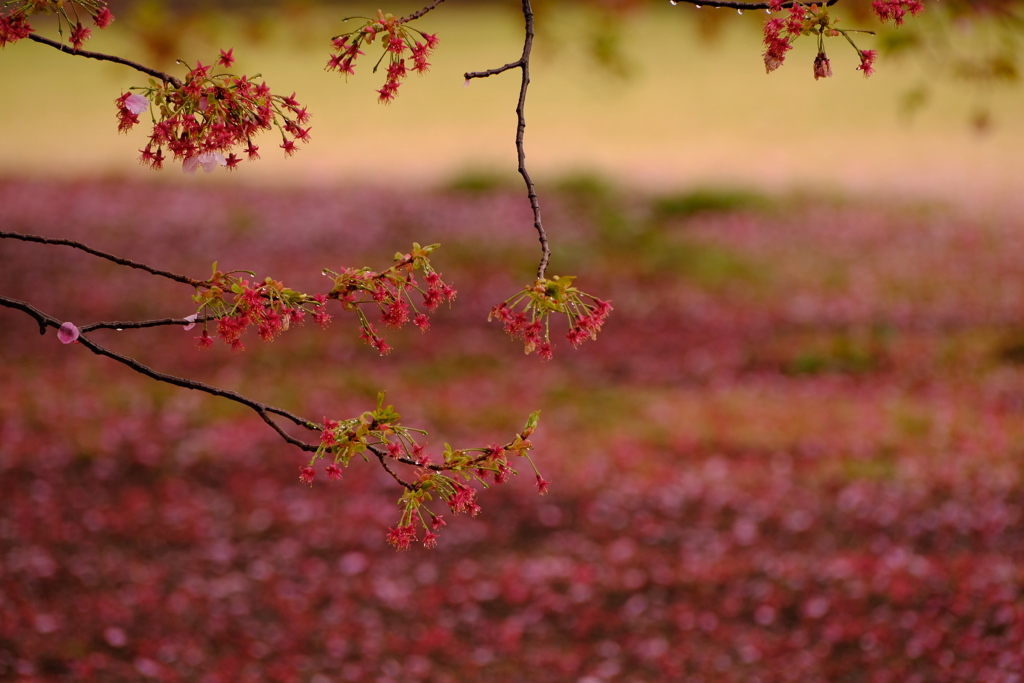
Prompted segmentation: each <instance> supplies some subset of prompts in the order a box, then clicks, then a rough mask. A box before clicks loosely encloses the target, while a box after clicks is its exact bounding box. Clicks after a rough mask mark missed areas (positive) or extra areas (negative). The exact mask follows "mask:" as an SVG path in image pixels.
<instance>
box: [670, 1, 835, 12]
mask: <svg viewBox="0 0 1024 683" xmlns="http://www.w3.org/2000/svg"><path fill="white" fill-rule="evenodd" d="M670 2H671V4H673V5H696V6H697V7H724V8H726V9H739V10H748V9H749V10H759V9H769V8H770V7H771V4H770V3H767V2H733V1H732V0H708V1H707V2H702V0H670ZM837 2H839V0H826V2H824V3H820V4H822V5H824V6H826V7H831V6H832V5H834V4H836V3H837ZM795 4H797V3H795V2H784V3H782V5H781V6H782V7H783V8H784V9H788V8H790V7H792V6H793V5H795ZM803 4H805V5H810V4H811V3H809V2H804V3H803Z"/></svg>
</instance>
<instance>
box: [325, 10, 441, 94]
mask: <svg viewBox="0 0 1024 683" xmlns="http://www.w3.org/2000/svg"><path fill="white" fill-rule="evenodd" d="M413 31H415V32H416V34H418V36H419V38H422V40H419V39H417V37H416V36H414V35H413V34H412V32H413ZM378 35H379V36H381V44H382V45H383V46H384V55H388V56H389V59H388V66H387V79H386V80H385V82H384V87H382V88H381V89H380V90H378V91H377V93H378V95H379V96H380V98H379V99H380V101H381V102H382V103H384V104H388V103H390V102H391V101H392V100H393V99H395V95H397V94H398V88H399V86H400V85H401V84H402V79H404V78H405V77H406V76H407V75H408V73H409V72H410V71H415V72H416V73H424V72H426V71H427V69H428V68H429V67H430V63H429V62H428V61H427V57H429V56H430V53H431V52H433V50H434V48H435V47H437V35H433V34H429V33H423V32H422V31H419V30H417V29H414V28H410V27H408V26H406V25H405V23H404V22H403V21H402V20H401V19H399V18H396V17H395V16H394V15H393V14H385V13H384V12H382V11H380V10H378V11H377V18H375V19H367V22H366V24H365V25H363V26H362V27H360V28H358V29H356V30H355V31H350V32H349V33H343V34H341V35H338V36H335V37H334V38H332V39H331V43H332V46H333V49H334V54H332V55H331V57H330V59H329V60H328V62H327V67H326V69H327V71H339V72H341V73H343V74H346V75H350V74H354V73H355V61H356V58H357V57H358V56H359V55H361V54H365V53H364V52H363V51H362V50H360V49H359V48H360V47H361V46H363V45H369V44H371V43H373V42H374V41H375V40H376V39H377V36H378ZM384 55H382V56H381V60H383V58H384ZM406 60H409V61H410V62H411V64H407V63H406ZM379 64H380V62H379V61H378V65H379ZM373 70H374V71H376V70H377V67H376V66H375V67H374V69H373Z"/></svg>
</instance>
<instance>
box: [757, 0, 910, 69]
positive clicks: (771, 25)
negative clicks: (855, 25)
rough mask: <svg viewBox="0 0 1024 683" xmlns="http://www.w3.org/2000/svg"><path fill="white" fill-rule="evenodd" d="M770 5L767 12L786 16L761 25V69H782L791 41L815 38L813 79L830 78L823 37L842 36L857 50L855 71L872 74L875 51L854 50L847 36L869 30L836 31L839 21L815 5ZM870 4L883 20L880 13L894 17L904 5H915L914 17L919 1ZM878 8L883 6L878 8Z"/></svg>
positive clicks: (777, 0) (779, 0)
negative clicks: (858, 62) (813, 36)
mask: <svg viewBox="0 0 1024 683" xmlns="http://www.w3.org/2000/svg"><path fill="white" fill-rule="evenodd" d="M770 5H771V6H770V7H769V9H768V11H769V12H782V11H783V9H785V10H786V13H787V14H786V16H785V18H783V17H774V18H772V19H769V20H768V22H767V23H766V24H765V26H764V44H765V46H766V49H765V52H764V66H765V70H766V71H767V72H768V73H771V72H772V71H775V70H776V69H778V68H779V67H780V66H782V64H783V62H784V61H785V60H786V53H787V52H789V51H790V50H791V49H792V48H793V42H794V41H795V40H796V39H797V38H799V37H800V36H802V35H803V36H807V35H816V36H817V37H818V53H817V55H816V56H815V58H814V79H815V80H817V79H819V78H828V77H829V76H831V75H832V65H831V63H830V62H829V58H828V55H827V54H825V44H824V40H825V38H826V37H828V38H835V37H837V36H842V37H843V38H845V39H846V41H847V42H848V43H849V44H850V45H851V46H852V47H853V49H854V50H856V51H857V56H858V57H859V58H860V65H859V66H858V67H857V70H858V71H863V72H864V76H870V75H871V74H873V73H874V72H875V68H874V63H875V58H876V57H877V56H878V52H877V51H876V50H861V49H860V48H859V47H857V44H856V43H855V42H854V41H853V38H851V37H850V34H851V33H868V34H872V32H871V31H860V30H855V29H841V28H838V27H837V24H838V23H839V19H838V18H836V19H832V18H831V17H830V16H829V13H828V9H827V8H825V7H820V6H819V5H817V4H810V5H807V4H804V3H801V2H793V3H791V4H789V3H787V0H771V3H770ZM787 5H788V6H787ZM874 5H875V11H876V13H878V15H879V18H880V19H882V20H883V21H884V20H885V18H886V16H885V14H884V13H883V10H884V11H885V12H889V14H890V16H892V17H895V16H896V14H895V12H897V11H898V10H899V9H900V8H902V7H903V6H905V5H915V6H916V8H917V9H916V10H915V9H913V8H911V10H910V11H912V12H913V13H914V14H916V13H917V12H919V11H920V2H917V1H916V0H911V2H909V3H908V2H900V1H899V0H879V1H878V2H875V3H874ZM893 5H895V6H897V7H896V8H895V9H893V8H892V7H891V6H893ZM879 6H884V7H883V8H882V9H879ZM905 12H906V10H903V13H905ZM903 13H901V14H899V15H898V16H899V20H898V21H897V25H899V24H900V23H902V17H903ZM872 35H873V34H872Z"/></svg>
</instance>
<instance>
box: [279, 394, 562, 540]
mask: <svg viewBox="0 0 1024 683" xmlns="http://www.w3.org/2000/svg"><path fill="white" fill-rule="evenodd" d="M400 419H401V416H400V415H399V414H398V413H397V412H395V410H394V407H393V406H391V405H388V406H385V405H384V394H383V393H381V394H379V395H378V397H377V409H376V410H374V411H372V412H369V411H368V412H365V413H363V414H362V415H361V416H359V417H358V418H352V419H349V420H341V421H336V420H329V419H327V420H324V424H323V425H322V426H320V425H317V427H318V428H319V429H321V431H322V434H321V438H320V445H319V447H318V448H317V451H316V453H315V454H314V455H313V457H312V458H311V459H310V461H309V463H308V464H306V465H304V466H303V467H301V468H300V470H299V480H300V481H302V482H304V483H306V484H312V483H313V480H314V479H315V478H316V473H317V470H316V463H317V461H318V460H325V459H329V460H330V463H329V464H328V465H327V466H326V468H325V472H326V474H327V478H328V480H329V481H337V480H339V479H341V476H342V469H343V468H345V467H348V464H349V462H350V461H351V460H352V458H353V457H354V456H356V455H359V456H361V457H362V458H363V459H364V460H369V456H370V455H373V456H374V457H376V458H378V459H379V460H380V462H381V463H382V464H383V465H384V467H385V469H386V470H387V471H388V473H389V474H391V476H392V477H394V478H395V479H396V480H397V481H398V482H399V483H401V484H402V485H403V486H404V488H405V492H404V493H403V494H402V497H401V498H400V499H399V501H398V505H399V507H400V508H401V511H402V512H401V517H400V518H399V522H398V525H397V526H396V527H395V528H393V529H390V530H389V533H388V535H387V541H388V542H389V543H391V544H392V545H393V546H395V548H397V549H398V550H408V549H409V547H410V545H411V544H412V543H413V542H414V541H417V540H419V530H420V528H422V529H423V531H424V532H425V534H424V537H423V545H424V546H425V547H427V548H432V547H434V546H435V545H436V544H437V538H438V535H437V534H436V533H434V532H435V531H438V530H439V529H440V528H441V527H442V526H445V521H444V519H443V518H442V517H441V515H440V514H437V513H436V512H435V511H433V510H431V509H430V507H429V505H428V504H429V503H431V502H432V501H433V500H434V499H435V498H440V499H441V501H443V502H444V503H445V504H446V505H447V506H448V509H450V510H451V511H452V512H453V513H456V514H458V513H460V512H468V513H469V514H470V515H473V516H476V514H477V513H478V512H480V506H479V505H478V504H477V502H476V495H477V492H476V489H475V488H474V487H472V486H470V485H469V484H467V483H465V482H467V481H474V480H475V481H476V482H478V483H479V484H481V485H482V486H484V487H487V486H489V485H490V484H492V483H493V484H503V483H505V482H506V481H508V478H509V476H511V475H513V474H516V471H515V470H514V469H512V467H511V466H510V465H509V460H508V458H509V457H510V456H513V457H523V458H526V460H527V461H528V462H529V463H530V466H531V467H532V468H533V470H534V473H535V474H536V477H537V488H538V490H539V491H540V493H542V494H543V493H547V489H548V484H549V483H550V482H548V481H546V480H545V479H544V478H543V477H542V476H541V475H540V472H539V471H538V470H537V467H536V465H535V464H534V463H533V460H532V459H531V458H530V455H529V451H530V449H532V448H533V444H532V443H531V442H530V436H531V435H532V434H533V432H534V430H535V429H536V427H537V422H538V421H539V419H540V413H539V412H535V413H533V414H532V415H530V417H529V419H528V420H527V422H526V426H525V427H524V428H523V431H522V432H520V433H519V434H517V435H516V436H515V438H514V439H513V440H512V441H510V442H509V443H507V444H505V445H504V446H499V445H498V444H493V445H491V446H486V447H482V448H466V449H455V448H452V447H451V446H450V445H449V444H445V446H444V453H443V455H442V461H441V462H438V463H435V462H433V461H432V460H431V458H430V456H429V455H427V453H426V452H425V449H424V448H423V446H421V445H420V444H419V443H417V441H416V435H425V434H426V432H424V431H423V430H420V429H411V428H408V427H404V426H402V425H401V424H399V420H400ZM389 463H403V464H405V465H409V466H413V467H416V468H417V470H416V472H417V478H416V480H415V481H413V482H406V481H403V480H402V479H401V478H400V477H399V476H398V475H397V474H396V473H395V471H394V470H393V469H392V468H391V466H390V465H389ZM457 477H458V478H457ZM459 478H461V481H460V479H459Z"/></svg>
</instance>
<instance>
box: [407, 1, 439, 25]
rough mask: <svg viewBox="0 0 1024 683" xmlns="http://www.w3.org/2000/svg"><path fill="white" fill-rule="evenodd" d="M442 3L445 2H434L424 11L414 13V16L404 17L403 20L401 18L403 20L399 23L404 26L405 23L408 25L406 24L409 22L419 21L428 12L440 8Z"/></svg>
mask: <svg viewBox="0 0 1024 683" xmlns="http://www.w3.org/2000/svg"><path fill="white" fill-rule="evenodd" d="M442 2H444V0H434V2H432V3H430V4H429V5H427V6H426V7H424V8H423V9H420V10H416V11H415V12H413V13H412V14H410V15H409V16H407V17H402V18H401V19H399V20H398V21H399V23H402V24H404V23H406V22H409V21H413V20H415V19H419V18H420V17H422V16H423V15H424V14H426V13H427V12H429V11H431V10H432V9H435V8H436V7H437V6H438V5H440V4H441V3H442Z"/></svg>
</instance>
